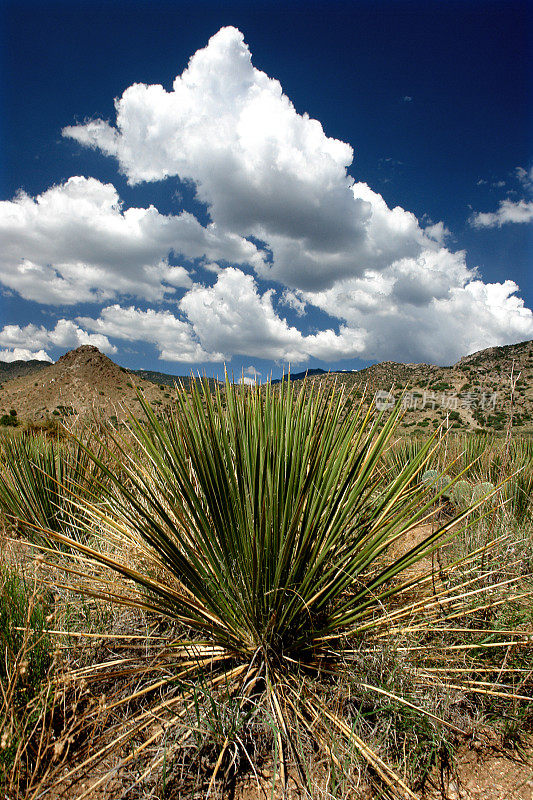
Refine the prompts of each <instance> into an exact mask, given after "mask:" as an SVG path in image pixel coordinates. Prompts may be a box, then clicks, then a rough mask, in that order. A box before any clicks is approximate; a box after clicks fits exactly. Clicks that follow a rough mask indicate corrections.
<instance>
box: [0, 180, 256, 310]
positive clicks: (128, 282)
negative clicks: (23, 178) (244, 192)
mask: <svg viewBox="0 0 533 800" xmlns="http://www.w3.org/2000/svg"><path fill="white" fill-rule="evenodd" d="M0 237H1V239H2V250H1V252H0V282H1V283H3V284H4V285H5V286H8V287H9V288H10V289H14V290H15V291H17V292H18V293H19V294H20V295H21V296H22V297H24V298H25V299H28V300H36V301H38V302H41V303H56V304H62V305H65V304H75V303H78V302H81V301H87V300H100V301H102V300H107V299H112V298H115V297H117V296H118V295H120V294H122V295H133V296H137V297H142V298H143V299H148V300H151V301H157V300H161V299H162V298H163V297H164V295H165V294H172V293H174V292H175V289H176V288H180V287H181V288H184V287H187V286H190V285H191V283H192V281H191V278H190V276H189V274H188V272H187V270H186V269H184V268H183V267H182V266H171V265H170V264H169V261H168V256H169V253H175V254H176V255H181V256H184V257H185V258H188V259H195V258H199V259H203V258H207V259H208V260H213V259H221V260H227V261H231V262H233V263H259V261H258V259H259V257H258V255H257V251H256V248H255V246H254V245H253V244H251V243H250V242H247V241H246V240H243V239H242V238H241V237H239V236H236V235H234V234H231V233H222V234H219V232H218V231H217V229H216V226H215V225H213V224H212V225H209V226H208V227H207V228H204V227H202V225H200V223H199V222H198V220H197V219H196V218H195V217H194V216H193V215H192V214H189V213H187V212H183V213H181V214H179V215H177V216H165V215H163V214H160V213H159V212H158V211H157V209H156V208H154V206H150V207H149V208H128V209H123V207H122V204H121V201H120V199H119V196H118V193H117V191H116V189H115V187H114V186H112V185H111V184H109V183H108V184H104V183H101V182H100V181H98V180H96V179H94V178H84V177H80V176H76V177H72V178H70V179H69V180H68V181H66V182H65V183H63V184H60V185H58V186H53V187H51V188H50V189H48V190H47V191H46V192H43V194H41V195H38V196H37V197H36V198H32V197H29V196H28V195H27V194H25V193H24V192H20V193H19V194H18V195H17V196H16V197H15V199H14V200H12V201H3V202H0ZM259 260H260V259H259Z"/></svg>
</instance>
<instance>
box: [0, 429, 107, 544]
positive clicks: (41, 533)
mask: <svg viewBox="0 0 533 800" xmlns="http://www.w3.org/2000/svg"><path fill="white" fill-rule="evenodd" d="M103 474H104V473H103V471H102V469H101V468H100V467H99V466H98V464H97V462H96V461H95V460H94V459H92V458H91V457H89V455H88V453H87V451H86V449H85V445H84V444H83V443H82V442H81V441H80V442H78V441H76V440H74V439H71V440H68V441H56V440H54V439H51V438H49V437H48V436H45V435H34V436H29V435H26V436H21V437H16V438H15V437H5V438H3V439H2V440H1V441H0V510H1V511H2V512H3V514H4V515H6V517H7V519H8V521H9V522H11V523H16V524H18V525H20V526H22V529H23V531H24V533H25V534H26V536H28V537H30V538H31V539H32V540H33V541H36V542H42V541H45V542H46V543H47V544H52V545H53V546H55V543H54V542H53V540H52V539H50V537H49V536H47V534H46V531H47V530H54V531H62V532H64V533H65V532H69V533H70V535H74V536H75V535H76V532H75V531H76V525H77V522H76V519H77V516H78V513H77V510H76V509H75V504H74V499H73V493H75V494H76V496H79V495H82V496H84V497H90V498H91V499H92V500H93V501H94V500H96V498H97V497H98V494H99V492H100V489H101V487H100V482H101V480H102V477H103Z"/></svg>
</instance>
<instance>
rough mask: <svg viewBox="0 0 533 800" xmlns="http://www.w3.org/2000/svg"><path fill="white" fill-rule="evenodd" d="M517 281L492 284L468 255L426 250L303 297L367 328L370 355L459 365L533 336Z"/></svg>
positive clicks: (529, 314)
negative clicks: (463, 358) (481, 352)
mask: <svg viewBox="0 0 533 800" xmlns="http://www.w3.org/2000/svg"><path fill="white" fill-rule="evenodd" d="M517 291H518V286H517V285H516V284H515V283H514V282H513V281H504V282H503V283H493V284H485V283H483V282H482V281H481V280H479V279H478V278H477V277H476V274H475V272H473V271H472V270H469V269H468V268H467V266H466V264H465V260H464V253H462V252H459V253H450V252H448V251H446V250H441V251H440V252H439V253H433V252H431V251H426V252H424V253H423V254H422V255H421V256H420V257H419V258H418V259H416V260H413V259H404V260H403V261H399V262H397V263H396V264H394V265H392V266H391V268H390V269H389V270H386V271H384V272H381V273H378V272H368V273H367V275H366V276H365V277H364V278H359V279H357V278H356V279H351V280H346V281H341V282H339V283H337V284H336V285H335V286H334V287H332V288H331V289H328V290H326V291H322V292H302V293H301V295H302V299H303V300H305V301H306V302H307V303H309V304H312V305H315V306H317V307H318V308H320V309H321V310H323V311H325V312H326V313H328V314H330V315H331V316H336V317H340V318H341V319H342V320H343V321H344V322H345V323H346V324H347V325H348V326H349V327H351V328H354V329H357V330H364V331H365V333H366V336H365V348H364V357H365V358H369V359H376V360H390V359H394V360H398V361H411V362H418V361H427V362H430V363H434V364H452V363H454V362H455V361H456V360H457V359H458V358H460V357H461V356H463V355H465V354H467V353H472V352H475V351H476V350H481V349H483V348H485V347H491V346H495V345H500V344H502V343H513V342H519V341H523V340H525V339H531V338H533V313H532V312H531V310H530V309H528V308H526V307H525V306H524V301H523V300H522V299H521V298H519V297H517V295H516V293H517Z"/></svg>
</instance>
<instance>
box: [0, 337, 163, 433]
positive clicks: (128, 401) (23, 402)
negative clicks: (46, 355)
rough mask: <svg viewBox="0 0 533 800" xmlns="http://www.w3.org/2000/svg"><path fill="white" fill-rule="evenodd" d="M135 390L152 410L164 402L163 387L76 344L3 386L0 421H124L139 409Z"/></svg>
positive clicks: (100, 354) (0, 392)
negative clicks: (78, 418) (95, 417)
mask: <svg viewBox="0 0 533 800" xmlns="http://www.w3.org/2000/svg"><path fill="white" fill-rule="evenodd" d="M135 386H137V387H138V388H139V389H140V391H142V392H143V393H144V395H145V397H147V399H148V400H149V401H150V403H153V404H154V405H156V406H162V405H164V404H165V403H166V402H167V401H168V399H169V398H170V392H169V391H168V387H163V388H160V387H159V386H157V385H155V384H153V383H151V382H149V381H146V380H143V379H142V378H140V377H139V376H135V377H133V376H132V375H131V373H130V372H129V370H125V369H124V368H122V367H119V366H118V365H117V364H115V363H114V362H113V361H111V359H110V358H108V357H107V356H105V355H104V354H103V353H101V352H100V351H99V350H98V348H96V347H92V346H91V345H82V346H81V347H78V348H77V350H71V351H70V352H68V353H66V354H65V355H64V356H61V358H60V359H59V361H57V362H56V363H55V364H50V365H47V366H46V367H45V368H41V369H39V370H38V371H37V372H33V373H30V374H29V375H24V376H21V377H18V378H14V379H12V380H9V381H6V382H5V383H3V385H2V388H1V389H0V416H1V415H3V414H9V413H10V412H11V411H12V410H14V411H16V412H17V417H18V419H19V420H30V419H31V420H36V421H38V420H44V419H49V418H52V419H53V418H56V419H62V420H65V419H67V418H69V417H74V416H77V415H80V416H82V417H86V416H89V415H90V414H93V413H96V414H97V415H98V416H104V417H107V418H110V417H117V418H118V419H119V420H120V419H122V418H124V417H125V416H126V409H134V408H135V407H136V406H138V404H139V400H138V398H137V394H136V391H135Z"/></svg>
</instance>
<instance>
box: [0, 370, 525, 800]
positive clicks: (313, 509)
mask: <svg viewBox="0 0 533 800" xmlns="http://www.w3.org/2000/svg"><path fill="white" fill-rule="evenodd" d="M136 405H137V406H138V409H139V413H138V414H135V415H134V414H132V415H131V416H130V417H129V420H128V421H127V422H126V423H122V424H116V425H110V424H108V423H103V424H102V425H100V426H97V425H95V424H93V426H92V428H91V430H89V429H86V428H84V429H81V428H73V429H72V430H71V431H70V432H68V431H66V430H65V431H64V432H63V434H62V435H61V436H60V437H57V436H48V435H45V434H43V433H37V434H35V433H31V432H29V433H28V432H26V431H24V430H20V429H19V427H16V428H13V430H12V431H11V430H9V431H6V432H5V433H4V434H3V438H2V440H1V456H0V458H1V462H0V505H1V511H2V524H3V541H2V548H3V554H2V555H3V558H2V569H1V572H0V642H1V646H2V661H1V663H0V686H1V695H0V703H1V704H2V710H1V712H0V787H1V790H2V792H3V794H4V795H5V796H7V797H8V798H10V799H11V798H13V799H14V800H15V798H16V799H17V800H18V798H32V799H33V800H37V798H41V797H47V796H48V797H53V798H58V797H69V798H70V797H72V798H74V797H77V798H82V797H99V798H104V797H109V798H115V797H118V796H127V797H132V798H142V797H157V798H166V799H167V800H176V799H177V798H196V797H198V798H200V797H202V798H203V797H208V796H209V797H230V796H234V797H241V798H251V797H283V796H286V797H312V798H321V799H322V798H323V799H324V800H326V798H327V799H328V800H341V798H358V797H360V798H371V797H384V798H391V799H392V798H412V799H414V798H421V797H430V796H431V797H438V796H439V793H441V792H442V796H446V795H445V788H446V785H447V780H448V778H449V777H450V775H453V774H454V763H455V754H456V753H457V752H458V751H459V750H460V748H464V747H467V748H476V750H477V751H479V750H483V748H489V747H494V746H497V747H499V748H501V749H502V750H507V751H508V752H510V753H512V756H513V758H515V759H517V760H520V759H521V758H522V757H524V754H525V752H526V749H527V747H528V735H529V732H530V731H531V723H532V720H533V705H532V703H531V688H532V683H533V680H532V675H533V664H532V645H533V614H532V611H531V608H532V606H531V597H532V595H533V580H532V571H533V555H532V550H531V544H532V518H533V509H532V488H533V445H532V441H531V439H529V438H527V437H519V436H513V434H512V430H511V429H510V427H509V429H508V430H507V433H506V435H504V436H501V437H499V438H498V437H496V436H494V435H488V434H482V435H475V434H462V435H461V434H454V433H450V432H448V434H447V435H445V433H444V431H443V429H442V428H440V429H437V430H436V431H435V432H434V433H433V434H432V435H428V436H427V437H425V438H424V437H410V438H402V437H400V436H399V430H400V424H401V419H402V404H401V401H400V402H399V403H398V404H397V405H396V407H395V408H393V409H389V408H387V409H384V410H382V411H378V410H377V409H376V407H375V404H374V403H373V402H372V398H371V397H365V396H364V395H363V396H362V398H361V399H360V400H359V399H355V398H354V397H351V396H349V394H347V393H346V392H345V391H343V389H342V387H334V386H333V387H332V386H330V384H329V382H328V383H327V384H324V385H323V386H322V387H320V386H319V385H315V386H313V385H310V384H300V385H299V386H298V387H297V386H296V385H295V384H292V383H291V382H290V381H285V382H283V383H281V384H279V385H278V386H275V387H273V386H270V385H267V386H263V387H255V388H249V387H238V386H234V385H233V384H231V383H230V382H229V381H228V382H227V383H226V385H225V386H219V387H213V386H208V385H207V384H205V385H204V386H201V385H199V384H198V383H196V384H194V383H191V385H190V386H189V387H188V389H187V391H185V390H181V391H176V392H175V395H173V397H172V403H171V405H170V407H169V408H168V409H165V410H161V409H160V408H159V407H157V406H156V407H155V409H156V410H154V406H153V405H150V403H149V402H148V400H146V399H145V398H144V397H143V395H142V393H141V392H139V393H138V403H137V404H136ZM435 793H436V794H435Z"/></svg>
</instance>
